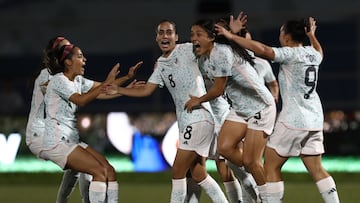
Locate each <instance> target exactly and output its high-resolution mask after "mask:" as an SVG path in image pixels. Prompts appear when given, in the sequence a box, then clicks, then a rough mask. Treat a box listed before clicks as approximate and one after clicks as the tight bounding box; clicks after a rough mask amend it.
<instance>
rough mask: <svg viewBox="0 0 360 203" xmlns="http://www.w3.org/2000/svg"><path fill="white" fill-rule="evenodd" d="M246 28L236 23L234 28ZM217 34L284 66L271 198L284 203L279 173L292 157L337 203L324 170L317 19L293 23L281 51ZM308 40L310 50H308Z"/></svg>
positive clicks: (284, 30) (268, 165) (269, 163)
mask: <svg viewBox="0 0 360 203" xmlns="http://www.w3.org/2000/svg"><path fill="white" fill-rule="evenodd" d="M237 22H238V25H239V24H240V26H241V24H243V22H241V21H238V20H235V21H234V19H233V18H232V23H233V24H237ZM216 27H217V31H218V33H219V34H221V35H224V36H225V37H226V38H228V39H230V40H232V41H234V42H236V43H238V44H239V45H241V46H243V47H244V48H246V49H249V50H251V51H253V52H254V53H255V54H256V55H258V56H260V57H263V58H266V59H269V60H272V61H275V62H278V63H280V72H279V77H278V79H279V86H280V92H281V96H282V104H283V107H282V110H281V112H280V114H279V117H278V120H277V122H276V126H275V129H274V132H273V134H272V135H271V136H270V137H269V141H268V143H267V148H266V150H265V163H264V167H265V171H266V178H267V181H268V189H269V195H270V197H271V200H272V201H273V202H281V201H282V198H283V193H284V183H283V181H282V177H281V168H282V166H283V165H284V163H285V162H286V161H287V160H288V158H289V157H291V156H300V157H301V159H302V161H303V163H304V165H305V166H306V169H307V170H308V172H309V173H310V175H311V176H312V178H313V180H314V182H315V183H316V186H317V188H318V190H319V192H320V193H321V195H322V198H323V199H324V201H325V202H326V203H338V202H339V197H338V193H337V190H336V184H335V181H334V180H333V178H332V177H331V176H330V175H329V174H328V173H327V172H326V170H325V169H324V168H323V166H322V164H321V154H323V153H324V146H323V123H324V121H323V110H322V105H321V101H320V98H319V95H318V94H317V92H316V86H317V82H318V71H319V65H320V63H321V61H322V58H323V50H322V47H321V45H320V43H319V41H318V40H317V38H316V36H315V31H316V27H317V26H316V21H315V19H314V18H312V17H309V18H308V19H301V20H289V21H287V22H286V23H285V24H283V25H282V26H281V28H280V36H279V41H280V44H281V47H279V48H276V47H269V46H267V45H265V44H263V43H261V42H258V41H254V40H250V39H245V38H242V37H239V36H235V35H233V34H231V33H230V32H228V31H227V30H226V29H224V28H223V27H222V26H220V25H217V26H216ZM306 36H307V37H308V38H309V40H310V43H311V46H304V45H303V41H304V38H305V37H306Z"/></svg>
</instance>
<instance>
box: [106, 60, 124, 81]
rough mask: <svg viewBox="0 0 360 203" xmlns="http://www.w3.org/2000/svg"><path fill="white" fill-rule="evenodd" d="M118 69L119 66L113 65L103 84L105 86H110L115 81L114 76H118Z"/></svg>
mask: <svg viewBox="0 0 360 203" xmlns="http://www.w3.org/2000/svg"><path fill="white" fill-rule="evenodd" d="M119 67H120V64H119V63H117V64H115V65H114V67H113V68H112V69H111V71H110V72H109V74H108V76H107V78H106V80H105V81H104V83H106V84H110V83H112V82H114V81H115V79H116V76H117V75H119V73H120V71H119Z"/></svg>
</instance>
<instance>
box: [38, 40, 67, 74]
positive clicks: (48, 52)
mask: <svg viewBox="0 0 360 203" xmlns="http://www.w3.org/2000/svg"><path fill="white" fill-rule="evenodd" d="M63 40H65V37H63V36H56V37H54V38H51V39H50V40H49V42H48V44H47V45H46V47H45V49H44V50H43V58H42V61H41V64H40V69H41V70H42V69H44V68H47V69H48V70H49V65H50V64H49V63H50V60H51V58H53V57H54V51H55V50H56V49H59V48H60V47H59V44H60V42H61V41H63Z"/></svg>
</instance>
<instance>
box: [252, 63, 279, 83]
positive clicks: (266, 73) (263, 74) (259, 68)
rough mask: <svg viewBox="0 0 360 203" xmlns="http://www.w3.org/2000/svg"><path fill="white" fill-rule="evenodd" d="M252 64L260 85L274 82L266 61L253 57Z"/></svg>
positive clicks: (270, 68) (273, 76) (269, 66)
mask: <svg viewBox="0 0 360 203" xmlns="http://www.w3.org/2000/svg"><path fill="white" fill-rule="evenodd" d="M254 62H255V64H254V68H255V70H256V72H257V73H258V75H259V78H260V80H261V82H262V83H264V84H268V83H269V82H272V81H274V80H276V78H275V75H274V73H273V71H272V67H271V65H270V63H269V62H268V61H267V60H265V59H262V58H260V57H256V56H255V59H254Z"/></svg>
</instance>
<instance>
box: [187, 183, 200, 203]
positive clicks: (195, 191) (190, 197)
mask: <svg viewBox="0 0 360 203" xmlns="http://www.w3.org/2000/svg"><path fill="white" fill-rule="evenodd" d="M186 186H187V193H186V199H185V202H187V203H199V202H200V196H201V187H200V185H199V184H197V183H196V182H195V181H194V179H192V178H187V185H186Z"/></svg>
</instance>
